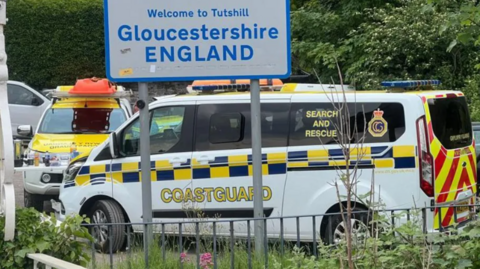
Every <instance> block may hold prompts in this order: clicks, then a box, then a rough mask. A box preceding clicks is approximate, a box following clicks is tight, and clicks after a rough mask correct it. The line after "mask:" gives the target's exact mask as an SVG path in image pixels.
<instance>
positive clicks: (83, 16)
mask: <svg viewBox="0 0 480 269" xmlns="http://www.w3.org/2000/svg"><path fill="white" fill-rule="evenodd" d="M7 17H8V23H7V26H6V29H5V42H6V50H7V55H8V60H7V64H8V66H9V75H10V79H12V80H20V81H23V82H25V83H27V84H29V85H31V86H33V87H35V88H38V89H41V88H46V87H49V88H52V87H56V86H58V85H66V84H67V85H68V84H72V83H74V82H75V80H76V79H77V78H84V77H93V76H96V77H104V76H105V53H104V51H105V50H104V29H103V1H102V0H55V1H51V0H15V1H9V2H8V5H7Z"/></svg>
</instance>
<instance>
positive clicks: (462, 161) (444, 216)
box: [422, 93, 477, 229]
mask: <svg viewBox="0 0 480 269" xmlns="http://www.w3.org/2000/svg"><path fill="white" fill-rule="evenodd" d="M457 96H463V94H462V93H458V94H453V93H448V94H440V95H438V94H437V95H431V96H423V97H422V100H423V103H424V107H425V117H426V119H427V128H428V137H429V140H430V152H431V153H432V156H433V158H434V170H435V171H434V176H435V183H434V184H435V185H434V188H435V204H436V205H448V204H450V203H453V202H454V201H455V200H456V199H457V196H458V194H459V193H461V192H463V191H467V190H471V191H472V193H473V194H475V193H476V192H477V188H476V178H477V175H476V172H477V165H476V164H477V160H476V155H475V154H474V153H475V141H472V144H471V145H470V146H468V147H465V148H460V149H451V150H448V149H446V148H445V147H444V146H443V145H442V144H441V143H440V141H439V140H438V139H437V138H436V137H435V134H434V133H433V128H432V122H431V117H430V112H429V109H428V103H427V100H428V99H432V98H453V97H457ZM474 197H475V195H474V196H473V198H471V199H470V201H468V204H473V203H474V202H475V200H474V199H475V198H474ZM465 203H466V202H465ZM466 204H467V203H466ZM465 210H467V211H468V207H465V208H458V207H457V216H458V215H460V216H462V215H465V214H464V213H465ZM439 214H440V217H439ZM468 218H469V215H468V214H467V216H462V217H458V218H457V220H456V222H457V223H461V222H463V221H465V220H467V219H468ZM440 221H441V224H442V227H448V226H451V225H453V224H454V223H455V214H454V208H453V207H449V208H442V209H435V212H434V229H439V228H440Z"/></svg>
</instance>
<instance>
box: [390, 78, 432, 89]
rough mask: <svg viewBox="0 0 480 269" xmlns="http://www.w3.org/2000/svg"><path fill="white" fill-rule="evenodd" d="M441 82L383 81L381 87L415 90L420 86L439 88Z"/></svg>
mask: <svg viewBox="0 0 480 269" xmlns="http://www.w3.org/2000/svg"><path fill="white" fill-rule="evenodd" d="M440 83H441V82H440V80H436V79H433V80H405V81H382V83H381V85H382V86H383V87H388V88H413V87H418V86H437V85H440Z"/></svg>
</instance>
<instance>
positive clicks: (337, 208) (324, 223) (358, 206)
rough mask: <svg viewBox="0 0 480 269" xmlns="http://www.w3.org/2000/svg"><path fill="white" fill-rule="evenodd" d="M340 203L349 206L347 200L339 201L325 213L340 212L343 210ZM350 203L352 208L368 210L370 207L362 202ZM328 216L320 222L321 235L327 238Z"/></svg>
mask: <svg viewBox="0 0 480 269" xmlns="http://www.w3.org/2000/svg"><path fill="white" fill-rule="evenodd" d="M340 205H342V206H343V207H345V208H346V207H347V201H343V202H341V203H337V204H334V205H332V206H331V207H330V208H329V209H328V210H327V211H326V212H325V214H331V213H340V212H341V210H340ZM350 205H351V207H352V209H356V210H362V211H363V210H365V211H366V210H368V207H367V206H366V205H364V204H362V203H360V202H350ZM328 219H329V218H328V217H326V216H324V217H323V218H322V223H321V224H320V236H321V238H325V236H326V233H327V225H328Z"/></svg>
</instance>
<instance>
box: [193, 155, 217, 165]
mask: <svg viewBox="0 0 480 269" xmlns="http://www.w3.org/2000/svg"><path fill="white" fill-rule="evenodd" d="M211 161H215V157H213V156H200V157H198V158H197V162H198V163H199V164H201V165H207V164H208V162H211Z"/></svg>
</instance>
